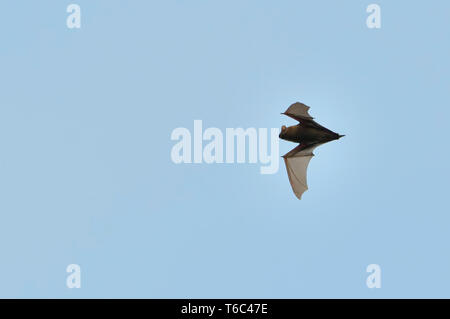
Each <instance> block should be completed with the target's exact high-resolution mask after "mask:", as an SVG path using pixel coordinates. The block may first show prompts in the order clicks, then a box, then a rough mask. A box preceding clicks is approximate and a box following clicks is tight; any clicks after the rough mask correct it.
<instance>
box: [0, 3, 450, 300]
mask: <svg viewBox="0 0 450 319" xmlns="http://www.w3.org/2000/svg"><path fill="white" fill-rule="evenodd" d="M72 2H74V3H77V4H79V5H80V6H81V10H82V27H81V29H79V30H69V29H68V28H67V27H66V22H65V20H66V17H67V15H68V14H67V13H66V7H67V5H68V4H70V3H72ZM370 3H378V4H380V5H381V10H382V12H381V14H382V27H381V29H379V30H373V29H368V28H367V27H366V23H365V20H366V17H367V13H366V7H367V5H369V4H370ZM449 36H450V3H449V2H448V1H443V0H442V1H356V0H354V1H339V2H338V1H334V0H329V1H277V2H275V1H197V0H193V1H185V0H183V1H181V0H180V1H148V0H145V1H144V0H141V1H112V0H108V1H106V0H103V1H100V0H97V1H88V0H77V1H75V0H73V1H50V0H40V1H23V0H21V1H18V0H16V1H12V0H9V1H2V3H1V4H0V38H1V43H2V44H1V46H0V86H1V94H0V154H1V156H0V252H1V257H0V297H61V298H69V297H70V298H72V297H73V298H81V297H149V298H152V297H159V298H165V297H178V298H184V297H191V298H196V297H204V298H208V297H210V298H216V297H224V298H227V297H236V298H238V297H239V298H240V297H254V298H258V297H269V298H280V297H284V298H299V297H342V298H345V297H358V298H371V297H374V298H382V297H384V298H390V297H447V298H448V297H450V293H449V291H450V290H449V286H450V271H449V270H450V252H449V249H448V245H449V242H450V233H449V228H450V226H449V224H450V215H449V213H450V212H449V204H448V197H449V195H448V187H449V186H448V181H449V177H450V174H449V173H450V172H449V168H448V163H449V160H450V152H449V149H448V138H449V137H450V136H449V133H448V129H447V126H448V123H449V120H450V108H449V102H450V93H449V92H450V91H449V85H450V78H449V72H450V59H449V56H450V42H449V41H448V39H449ZM295 101H301V102H303V103H306V104H308V105H310V106H311V111H310V112H311V114H312V116H314V117H315V118H316V119H317V120H318V121H319V122H320V123H321V124H323V125H325V126H327V127H329V128H330V129H332V130H334V131H336V132H339V133H341V134H346V137H345V138H344V139H341V140H339V141H337V142H333V143H329V144H327V145H325V146H322V147H321V148H319V149H317V150H316V157H315V158H314V159H313V160H312V161H311V164H310V167H309V172H308V179H309V186H310V189H309V191H308V192H306V193H305V194H304V196H303V199H302V200H301V201H298V200H297V199H296V198H295V196H294V195H293V193H292V191H291V188H290V185H289V182H288V179H287V174H286V171H285V169H284V167H283V166H280V170H279V172H278V173H277V174H275V175H261V174H260V173H259V165H254V164H235V165H233V164H221V165H207V164H203V165H176V164H174V163H172V161H171V160H170V150H171V148H172V146H173V145H174V142H173V141H171V140H170V134H171V132H172V130H173V129H174V128H176V127H179V126H182V127H187V128H189V129H192V125H193V121H194V120H196V119H201V120H203V124H204V126H205V127H209V126H214V127H218V128H220V129H222V130H225V128H227V127H231V128H234V127H244V128H247V127H257V128H258V127H267V128H271V127H280V126H281V125H283V124H292V123H293V121H292V120H290V119H288V118H286V117H283V116H282V115H280V112H282V111H284V110H285V109H286V107H287V106H289V105H290V104H291V103H293V102H295ZM292 147H293V145H292V144H291V143H288V142H284V141H283V142H280V153H285V152H287V151H288V150H289V149H290V148H292ZM281 164H282V163H281ZM72 263H75V264H79V265H80V266H81V269H82V276H81V277H82V278H81V282H82V287H81V288H80V289H68V288H67V287H66V277H67V275H68V274H67V273H66V267H67V265H69V264H72ZM373 263H374V264H379V265H380V266H381V269H382V288H381V289H368V288H367V286H366V283H365V281H366V277H367V275H368V274H367V273H366V267H367V265H369V264H373Z"/></svg>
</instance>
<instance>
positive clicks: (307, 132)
mask: <svg viewBox="0 0 450 319" xmlns="http://www.w3.org/2000/svg"><path fill="white" fill-rule="evenodd" d="M308 110H309V106H306V105H305V104H302V103H298V102H297V103H294V104H292V105H291V106H289V107H288V109H287V110H286V112H284V113H281V114H284V115H287V116H289V117H291V118H293V119H294V120H296V121H298V122H300V123H299V124H297V125H294V126H290V127H286V126H284V125H283V126H282V127H281V132H280V135H279V137H280V138H281V139H283V140H286V141H290V142H294V143H299V145H298V146H297V147H295V148H294V149H292V150H291V151H290V152H289V153H287V154H285V155H284V156H283V159H284V163H285V164H286V170H287V173H288V177H289V182H290V183H291V186H292V190H293V191H294V194H295V196H297V198H298V199H301V198H302V195H303V193H304V192H306V190H307V189H308V184H307V182H306V170H307V168H308V164H309V161H310V160H311V158H312V157H313V156H314V154H313V151H314V149H315V148H316V147H318V146H320V145H322V144H325V143H328V142H330V141H334V140H338V139H340V138H341V137H343V136H344V135H339V134H337V133H334V132H333V131H330V130H329V129H327V128H325V127H323V126H322V125H320V124H318V123H316V122H315V121H314V120H313V117H311V116H310V115H309V113H308Z"/></svg>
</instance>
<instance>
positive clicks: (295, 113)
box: [283, 102, 333, 133]
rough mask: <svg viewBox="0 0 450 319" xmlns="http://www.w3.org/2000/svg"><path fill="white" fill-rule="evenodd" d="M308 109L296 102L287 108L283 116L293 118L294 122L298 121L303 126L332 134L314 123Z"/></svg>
mask: <svg viewBox="0 0 450 319" xmlns="http://www.w3.org/2000/svg"><path fill="white" fill-rule="evenodd" d="M309 109H310V107H309V106H307V105H305V104H303V103H299V102H297V103H294V104H292V105H291V106H289V107H288V109H287V110H286V111H285V112H284V113H283V114H284V115H287V116H289V117H290V118H293V119H294V120H296V121H299V122H300V123H302V124H303V125H309V126H313V127H316V128H318V129H322V130H324V131H328V132H329V133H333V132H332V131H330V130H329V129H327V128H326V127H323V126H322V125H320V124H319V123H317V122H316V121H314V118H313V117H312V116H311V115H309V113H308V110H309Z"/></svg>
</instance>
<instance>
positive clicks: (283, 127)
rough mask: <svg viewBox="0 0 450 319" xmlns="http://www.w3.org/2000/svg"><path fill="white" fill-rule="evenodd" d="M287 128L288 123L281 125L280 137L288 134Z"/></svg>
mask: <svg viewBox="0 0 450 319" xmlns="http://www.w3.org/2000/svg"><path fill="white" fill-rule="evenodd" d="M286 130H287V128H286V125H283V126H282V127H281V132H280V135H278V137H279V138H283V137H284V135H285V134H286Z"/></svg>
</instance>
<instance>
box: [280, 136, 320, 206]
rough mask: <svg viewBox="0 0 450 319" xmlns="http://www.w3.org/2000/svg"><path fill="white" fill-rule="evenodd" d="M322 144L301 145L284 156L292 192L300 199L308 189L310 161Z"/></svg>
mask: <svg viewBox="0 0 450 319" xmlns="http://www.w3.org/2000/svg"><path fill="white" fill-rule="evenodd" d="M322 144H323V143H315V144H309V145H301V144H300V145H298V146H297V147H296V148H294V149H293V150H292V151H290V152H289V153H287V154H286V155H284V156H283V158H284V163H285V164H286V170H287V173H288V177H289V182H290V183H291V186H292V190H293V191H294V194H295V196H297V198H298V199H301V198H302V195H303V193H304V192H306V190H307V189H308V184H307V181H306V175H307V174H306V173H307V169H308V164H309V161H310V160H311V158H312V157H313V156H314V154H313V151H314V149H315V148H316V147H318V146H319V145H322Z"/></svg>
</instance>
